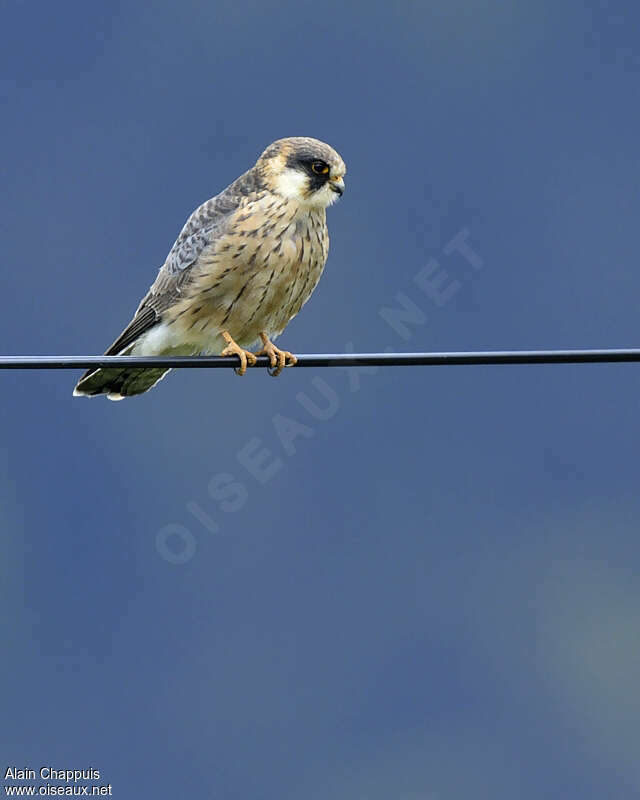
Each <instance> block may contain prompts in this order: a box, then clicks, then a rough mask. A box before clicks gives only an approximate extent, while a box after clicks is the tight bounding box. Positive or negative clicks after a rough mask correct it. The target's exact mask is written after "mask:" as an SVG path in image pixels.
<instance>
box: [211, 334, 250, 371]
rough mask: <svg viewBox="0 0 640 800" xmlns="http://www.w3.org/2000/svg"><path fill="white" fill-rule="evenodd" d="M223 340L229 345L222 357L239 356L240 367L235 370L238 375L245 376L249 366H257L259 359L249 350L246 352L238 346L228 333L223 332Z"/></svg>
mask: <svg viewBox="0 0 640 800" xmlns="http://www.w3.org/2000/svg"><path fill="white" fill-rule="evenodd" d="M222 338H223V339H224V340H225V342H226V343H227V346H226V347H225V348H224V350H223V351H222V352H221V353H220V355H221V356H238V358H239V359H240V366H239V367H236V368H235V369H234V372H235V373H236V375H244V373H245V372H246V371H247V365H248V366H250V367H253V366H255V364H256V362H257V360H258V359H257V358H256V357H255V356H254V355H253V353H252V352H250V351H249V350H244V349H243V348H242V347H240V345H239V344H236V343H235V342H234V341H233V338H232V337H231V334H230V333H228V332H227V331H222Z"/></svg>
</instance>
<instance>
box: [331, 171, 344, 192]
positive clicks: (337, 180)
mask: <svg viewBox="0 0 640 800" xmlns="http://www.w3.org/2000/svg"><path fill="white" fill-rule="evenodd" d="M329 186H330V188H331V189H332V190H333V191H334V192H336V194H338V195H339V196H340V197H342V193H343V192H344V178H343V177H342V175H334V176H333V178H329Z"/></svg>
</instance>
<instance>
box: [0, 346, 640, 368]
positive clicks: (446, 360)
mask: <svg viewBox="0 0 640 800" xmlns="http://www.w3.org/2000/svg"><path fill="white" fill-rule="evenodd" d="M629 361H633V362H640V349H636V348H625V349H619V350H497V351H484V352H482V351H481V352H457V353H329V354H314V353H312V354H307V355H299V356H298V363H297V365H296V366H297V367H424V366H456V365H458V366H459V365H471V364H486V365H492V364H611V363H620V362H629ZM238 364H239V360H238V361H236V359H235V358H232V357H228V358H223V357H222V356H0V369H90V368H91V367H122V366H130V367H151V368H153V367H155V368H157V367H170V368H171V369H201V368H207V369H215V368H231V367H237V366H238ZM257 366H258V367H268V366H269V359H268V358H267V357H266V356H260V357H259V358H258V363H257Z"/></svg>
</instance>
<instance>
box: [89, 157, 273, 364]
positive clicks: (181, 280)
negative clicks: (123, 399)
mask: <svg viewBox="0 0 640 800" xmlns="http://www.w3.org/2000/svg"><path fill="white" fill-rule="evenodd" d="M262 189H263V187H262V185H261V180H260V176H259V175H258V174H257V173H256V172H255V170H253V169H252V170H249V171H248V172H245V173H244V175H241V176H240V177H239V178H238V179H237V180H236V181H234V182H233V183H232V184H231V185H230V186H228V187H227V188H226V189H225V190H224V191H222V192H220V194H218V195H216V196H215V197H212V198H211V199H210V200H207V202H206V203H203V204H202V205H201V206H199V208H196V210H195V211H194V212H193V214H191V216H190V217H189V219H188V220H187V222H186V223H185V225H184V227H183V229H182V230H181V231H180V235H179V236H178V238H177V239H176V241H175V243H174V245H173V247H172V248H171V250H170V251H169V255H168V256H167V259H166V261H165V263H164V264H163V266H162V267H161V268H160V271H159V273H158V277H157V278H156V280H155V282H154V284H153V285H152V287H151V288H150V289H149V292H148V293H147V295H146V296H145V297H144V298H143V300H142V302H141V303H140V305H139V306H138V309H137V311H136V313H135V316H134V318H133V319H132V320H131V322H130V323H129V324H128V325H127V327H126V328H125V329H124V331H123V332H122V333H121V334H120V336H119V337H118V338H117V339H116V341H115V342H114V343H113V344H112V345H111V347H110V348H109V349H108V350H107V352H106V353H105V355H117V354H118V353H122V352H123V351H124V350H126V348H128V347H129V346H130V345H132V344H133V343H134V342H135V341H136V340H137V339H138V338H139V337H140V336H141V335H142V334H143V333H146V331H148V330H150V329H151V328H153V326H154V325H157V323H158V322H159V321H160V320H161V319H162V314H163V312H164V311H165V309H167V308H169V307H170V306H171V305H172V304H173V303H174V302H175V301H176V300H179V299H180V298H181V297H182V296H183V291H184V290H185V289H186V288H187V286H188V285H189V283H190V281H191V278H192V275H191V272H192V268H193V266H194V265H195V264H196V263H197V261H198V259H199V258H200V255H201V254H202V252H203V251H204V250H205V249H206V248H207V247H210V246H211V245H213V244H214V243H215V242H216V240H217V239H219V238H220V237H221V236H223V235H224V233H225V231H226V229H227V225H228V223H229V220H230V218H231V217H232V216H233V213H234V212H235V211H237V209H238V208H239V207H240V206H241V205H242V204H243V203H245V202H247V201H248V200H249V199H251V198H254V197H258V196H259V194H260V192H261V191H262Z"/></svg>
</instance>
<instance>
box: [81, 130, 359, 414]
mask: <svg viewBox="0 0 640 800" xmlns="http://www.w3.org/2000/svg"><path fill="white" fill-rule="evenodd" d="M345 173H346V166H345V163H344V161H343V160H342V157H341V156H340V155H339V154H338V153H337V152H336V150H334V149H333V148H332V147H331V146H329V145H328V144H326V143H325V142H322V141H319V140H318V139H313V138H311V137H307V136H294V137H289V138H285V139H278V140H277V141H275V142H273V143H272V144H270V145H269V146H268V147H267V148H266V150H264V152H263V153H262V154H261V155H260V157H259V158H258V160H257V161H256V163H255V164H254V166H253V167H251V168H250V169H249V170H248V171H247V172H245V173H244V174H242V175H241V176H240V177H239V178H237V179H236V180H235V181H233V183H231V184H230V185H229V186H228V187H227V188H226V189H224V190H223V191H222V192H220V194H218V195H216V196H215V197H212V198H211V199H210V200H207V201H206V202H205V203H203V204H202V205H201V206H199V207H198V208H197V209H196V210H195V211H194V212H193V213H192V214H191V216H190V217H189V218H188V220H187V222H186V223H185V225H184V227H183V228H182V230H181V232H180V234H179V236H178V238H177V239H176V241H175V243H174V245H173V247H172V248H171V250H170V251H169V254H168V256H167V258H166V260H165V262H164V264H163V265H162V267H160V270H159V272H158V275H157V278H156V280H155V281H154V283H153V284H152V286H151V288H150V289H149V291H148V293H147V294H146V295H145V297H144V298H143V299H142V301H141V302H140V305H139V306H138V309H137V311H136V313H135V315H134V317H133V319H132V320H131V322H130V323H129V324H128V325H127V327H126V328H125V329H124V331H123V332H122V333H121V334H120V336H119V337H118V338H117V339H116V340H115V342H114V343H113V344H112V345H111V347H109V349H108V350H107V351H106V353H105V355H132V356H159V355H198V354H207V355H212V354H219V355H222V356H237V357H238V359H239V366H238V367H237V368H236V370H235V371H236V373H237V374H238V375H244V374H245V373H246V371H247V367H248V366H254V365H255V364H256V360H257V359H256V356H258V355H266V356H268V358H269V363H270V371H271V374H272V375H279V374H280V373H281V372H282V370H283V369H284V368H285V367H289V366H293V365H295V363H296V357H295V356H294V355H293V354H292V353H290V352H289V351H288V350H281V349H280V348H279V347H276V345H275V344H274V340H275V339H276V338H277V337H278V336H279V335H280V334H281V333H282V331H283V330H284V329H285V327H286V326H287V324H288V323H289V322H290V321H291V320H292V319H293V317H295V316H296V314H298V312H299V311H300V309H301V308H302V306H303V305H304V304H305V303H306V302H307V300H308V299H309V297H310V296H311V293H312V292H313V290H314V289H315V287H316V285H317V283H318V281H319V279H320V276H321V275H322V272H323V270H324V266H325V263H326V261H327V255H328V252H329V235H328V231H327V223H326V209H327V207H328V206H330V205H332V204H333V203H334V202H335V201H336V200H338V199H339V198H340V197H341V196H342V194H343V192H344V189H345V182H344V176H345ZM256 344H257V345H258V346H260V345H261V347H260V350H258V351H257V352H252V351H251V350H250V349H249V348H250V347H252V346H254V345H256ZM169 371H170V370H169V369H167V368H164V367H157V368H156V367H149V368H143V367H135V366H114V367H100V368H97V369H96V368H93V369H89V370H88V371H87V372H85V374H84V375H83V376H82V377H81V378H80V380H79V381H78V383H77V385H76V387H75V389H74V392H73V393H74V395H75V396H84V397H93V396H96V395H106V396H107V397H108V398H109V399H110V400H122V399H123V398H125V397H131V396H134V395H140V394H142V393H144V392H146V391H148V390H149V389H151V388H152V387H153V386H155V385H156V384H157V383H158V381H160V380H161V379H162V378H163V377H164V376H165V375H166V374H167V372H169Z"/></svg>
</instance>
